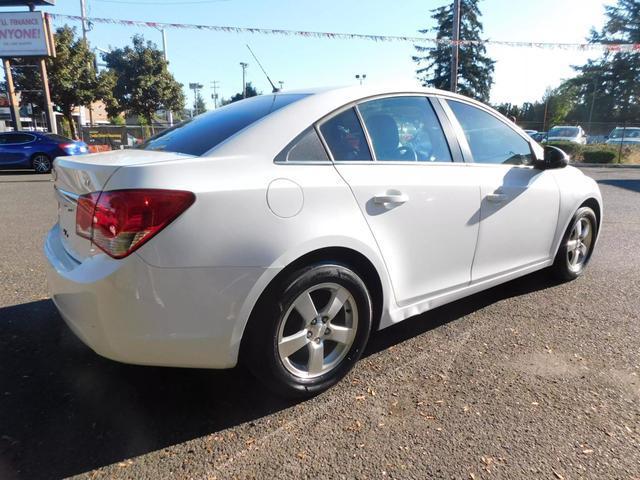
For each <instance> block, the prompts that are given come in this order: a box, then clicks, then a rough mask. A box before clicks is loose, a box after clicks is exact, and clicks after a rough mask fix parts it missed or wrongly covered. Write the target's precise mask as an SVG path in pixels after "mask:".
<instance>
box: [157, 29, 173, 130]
mask: <svg viewBox="0 0 640 480" xmlns="http://www.w3.org/2000/svg"><path fill="white" fill-rule="evenodd" d="M158 30H160V33H162V56H163V58H164V61H165V62H166V63H167V69H168V68H169V58H168V57H167V33H166V32H165V31H164V28H158ZM167 122H168V123H169V126H170V127H171V126H173V112H172V111H171V110H167Z"/></svg>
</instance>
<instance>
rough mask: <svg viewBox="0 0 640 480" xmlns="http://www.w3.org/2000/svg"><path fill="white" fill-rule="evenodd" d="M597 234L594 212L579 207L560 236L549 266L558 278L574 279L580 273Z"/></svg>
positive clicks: (584, 266) (590, 253)
mask: <svg viewBox="0 0 640 480" xmlns="http://www.w3.org/2000/svg"><path fill="white" fill-rule="evenodd" d="M597 236H598V221H597V219H596V214H595V213H594V211H593V210H592V209H591V208H589V207H581V208H579V209H578V211H577V212H576V213H575V215H574V216H573V218H572V219H571V222H570V223H569V227H568V228H567V231H566V232H565V234H564V236H563V237H562V243H561V244H560V248H559V249H558V253H557V254H556V258H555V260H554V263H553V266H552V267H551V269H552V271H553V273H554V275H555V276H556V277H557V278H558V279H559V280H562V281H570V280H575V279H576V278H578V277H579V276H580V275H582V273H583V272H584V269H585V268H586V267H587V264H588V263H589V260H591V255H592V254H593V248H594V246H595V242H596V238H597Z"/></svg>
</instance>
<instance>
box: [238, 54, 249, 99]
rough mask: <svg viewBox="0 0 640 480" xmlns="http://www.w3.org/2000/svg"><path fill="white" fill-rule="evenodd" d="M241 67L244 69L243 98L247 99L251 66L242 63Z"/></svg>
mask: <svg viewBox="0 0 640 480" xmlns="http://www.w3.org/2000/svg"><path fill="white" fill-rule="evenodd" d="M240 66H241V67H242V98H247V67H248V66H249V64H248V63H246V62H240Z"/></svg>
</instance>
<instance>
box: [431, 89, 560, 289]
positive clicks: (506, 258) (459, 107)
mask: <svg viewBox="0 0 640 480" xmlns="http://www.w3.org/2000/svg"><path fill="white" fill-rule="evenodd" d="M443 106H444V107H445V110H446V111H447V112H448V113H449V114H450V115H451V116H452V117H451V121H452V123H453V124H454V125H455V128H456V130H457V131H458V132H459V137H460V139H461V140H460V143H461V145H462V148H463V152H465V159H468V160H469V161H471V162H472V163H471V164H470V169H471V171H473V172H474V175H475V177H476V178H477V181H478V184H479V185H480V190H481V195H482V202H481V205H480V231H479V234H478V245H477V248H476V254H475V259H474V262H473V269H472V271H471V279H472V281H473V282H477V281H482V280H483V279H487V278H490V277H494V276H497V275H500V274H504V273H508V272H511V271H516V270H518V269H521V268H525V267H528V266H534V265H536V264H540V263H542V262H545V261H547V260H548V259H549V258H551V255H552V252H551V246H552V243H553V237H554V234H555V230H556V225H557V222H558V209H559V203H560V192H559V189H558V186H557V184H556V182H555V180H554V178H553V176H552V174H551V172H549V171H543V170H538V169H535V168H534V167H533V166H532V163H533V160H534V153H533V151H532V147H531V144H530V143H529V141H528V140H527V139H526V138H525V137H524V136H522V135H521V134H520V133H519V132H517V131H516V130H515V129H514V128H513V126H512V125H511V123H510V122H509V121H508V120H505V119H502V118H500V117H499V116H497V115H495V114H494V113H493V112H491V111H489V110H488V109H484V108H480V107H479V106H477V105H472V104H470V103H467V102H464V101H461V100H451V99H449V100H447V101H446V102H443Z"/></svg>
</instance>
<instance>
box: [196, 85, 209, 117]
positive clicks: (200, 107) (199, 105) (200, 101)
mask: <svg viewBox="0 0 640 480" xmlns="http://www.w3.org/2000/svg"><path fill="white" fill-rule="evenodd" d="M194 110H195V112H194V114H196V115H200V114H201V113H204V112H206V111H207V104H206V103H205V102H204V98H202V95H201V94H200V92H199V91H198V93H196V101H195V102H194Z"/></svg>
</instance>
